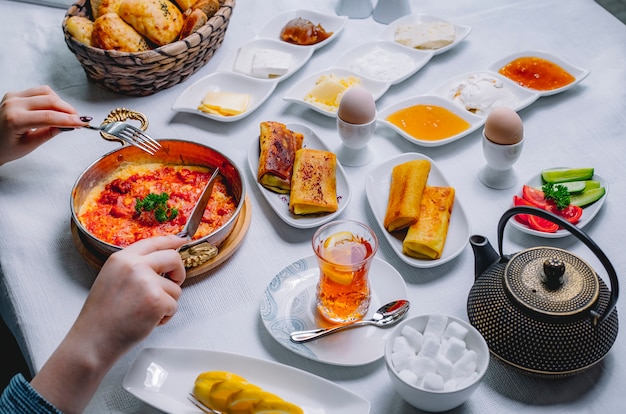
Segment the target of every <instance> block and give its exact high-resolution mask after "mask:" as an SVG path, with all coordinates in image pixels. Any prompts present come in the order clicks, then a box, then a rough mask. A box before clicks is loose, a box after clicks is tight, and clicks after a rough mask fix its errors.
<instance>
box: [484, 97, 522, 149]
mask: <svg viewBox="0 0 626 414" xmlns="http://www.w3.org/2000/svg"><path fill="white" fill-rule="evenodd" d="M484 133H485V137H486V138H487V139H488V140H489V141H491V142H493V143H495V144H500V145H513V144H517V143H518V142H520V141H521V140H522V139H523V138H524V126H523V125H522V119H521V118H520V116H519V115H518V114H517V112H515V111H514V110H513V109H511V108H507V107H504V106H499V107H496V108H493V109H492V110H491V111H490V112H489V115H487V119H486V120H485V129H484Z"/></svg>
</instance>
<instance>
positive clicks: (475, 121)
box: [376, 95, 485, 147]
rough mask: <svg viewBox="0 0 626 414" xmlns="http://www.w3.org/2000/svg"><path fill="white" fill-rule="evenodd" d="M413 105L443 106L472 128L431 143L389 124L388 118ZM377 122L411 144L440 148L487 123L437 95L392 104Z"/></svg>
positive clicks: (377, 117)
mask: <svg viewBox="0 0 626 414" xmlns="http://www.w3.org/2000/svg"><path fill="white" fill-rule="evenodd" d="M413 105H436V106H441V107H443V108H446V109H447V110H449V111H450V112H452V113H454V114H455V115H457V116H459V117H461V118H463V119H464V120H466V121H467V122H468V123H469V124H470V126H469V128H467V129H466V130H465V131H462V132H460V133H458V134H456V135H452V136H450V137H448V138H444V139H440V140H436V141H429V140H423V139H419V138H416V137H414V136H412V135H410V134H409V133H407V132H406V131H404V130H402V129H401V128H399V127H398V126H396V125H394V124H393V123H391V122H389V121H388V120H387V117H388V116H390V115H391V114H393V113H395V112H397V111H399V110H401V109H404V108H408V107H410V106H413ZM376 120H377V122H378V123H380V124H382V125H386V126H388V127H389V128H391V129H393V130H394V131H396V132H397V133H398V134H400V136H401V137H403V138H404V139H406V140H407V141H409V142H412V143H413V144H417V145H421V146H423V147H439V146H441V145H445V144H449V143H451V142H454V141H456V140H458V139H461V138H463V137H464V136H466V135H468V134H471V133H472V132H474V131H475V130H477V129H478V128H480V127H481V126H482V125H483V124H484V123H485V118H484V117H480V116H477V115H474V114H472V113H470V112H468V111H466V110H465V108H462V107H460V106H459V105H457V104H455V103H454V102H452V101H449V100H448V99H445V98H443V97H441V96H437V95H421V96H415V97H412V98H408V99H405V100H403V101H400V102H397V103H395V104H392V105H390V106H388V107H386V108H383V109H382V110H380V111H379V112H378V114H377V116H376Z"/></svg>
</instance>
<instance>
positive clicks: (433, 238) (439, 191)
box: [402, 186, 454, 260]
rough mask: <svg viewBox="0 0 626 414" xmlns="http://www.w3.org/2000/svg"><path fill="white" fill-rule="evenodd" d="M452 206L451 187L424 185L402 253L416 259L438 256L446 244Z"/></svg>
mask: <svg viewBox="0 0 626 414" xmlns="http://www.w3.org/2000/svg"><path fill="white" fill-rule="evenodd" d="M453 205H454V188H453V187H434V186H426V188H425V189H424V193H423V194H422V200H421V203H420V215H419V219H418V220H417V222H415V223H414V224H412V225H411V226H410V227H409V230H408V231H407V234H406V236H405V237H404V241H403V243H402V250H403V252H404V254H406V255H408V256H411V257H414V258H416V259H433V260H434V259H439V258H440V257H441V253H442V252H443V247H444V246H445V244H446V237H447V236H448V226H449V225H450V216H451V215H452V207H453Z"/></svg>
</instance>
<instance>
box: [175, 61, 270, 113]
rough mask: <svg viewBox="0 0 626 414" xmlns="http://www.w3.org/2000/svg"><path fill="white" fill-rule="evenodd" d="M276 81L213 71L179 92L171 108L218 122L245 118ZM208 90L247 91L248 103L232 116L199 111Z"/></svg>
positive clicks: (262, 100)
mask: <svg viewBox="0 0 626 414" xmlns="http://www.w3.org/2000/svg"><path fill="white" fill-rule="evenodd" d="M276 85H277V83H276V82H267V81H264V80H262V79H256V78H253V77H250V76H246V75H242V74H240V73H234V72H214V73H211V74H210V75H207V76H205V77H203V78H202V79H200V80H198V81H196V82H195V83H193V84H191V85H190V86H189V87H188V88H187V89H185V91H184V92H183V93H182V94H180V96H179V97H178V98H177V99H176V101H175V102H174V104H173V105H172V110H174V111H179V112H189V113H192V114H198V115H201V116H203V117H205V118H209V119H213V120H215V121H220V122H233V121H237V120H239V119H241V118H245V117H246V116H248V115H250V114H251V113H252V112H254V110H256V109H257V108H258V107H259V106H261V104H262V103H263V102H265V100H266V99H267V98H268V97H269V96H270V95H271V94H272V92H273V91H274V89H276ZM210 91H222V92H233V93H247V94H248V95H250V103H249V104H248V108H247V109H246V111H245V112H243V113H241V114H239V115H234V116H222V115H214V114H209V113H207V112H204V111H200V110H199V109H198V106H199V105H200V104H201V103H202V99H203V98H204V96H205V95H206V94H207V92H210Z"/></svg>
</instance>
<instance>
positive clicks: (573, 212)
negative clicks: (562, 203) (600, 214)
mask: <svg viewBox="0 0 626 414" xmlns="http://www.w3.org/2000/svg"><path fill="white" fill-rule="evenodd" d="M546 210H548V211H549V212H551V213H554V214H556V215H557V216H559V217H561V218H564V219H565V220H567V221H569V222H570V223H572V224H576V223H578V221H579V220H580V217H581V216H582V215H583V209H582V208H580V207H578V206H575V205H573V204H570V205H569V206H567V207H565V208H564V209H562V210H559V209H558V208H557V207H556V206H555V205H554V204H550V205H548V206H547V207H546Z"/></svg>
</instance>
